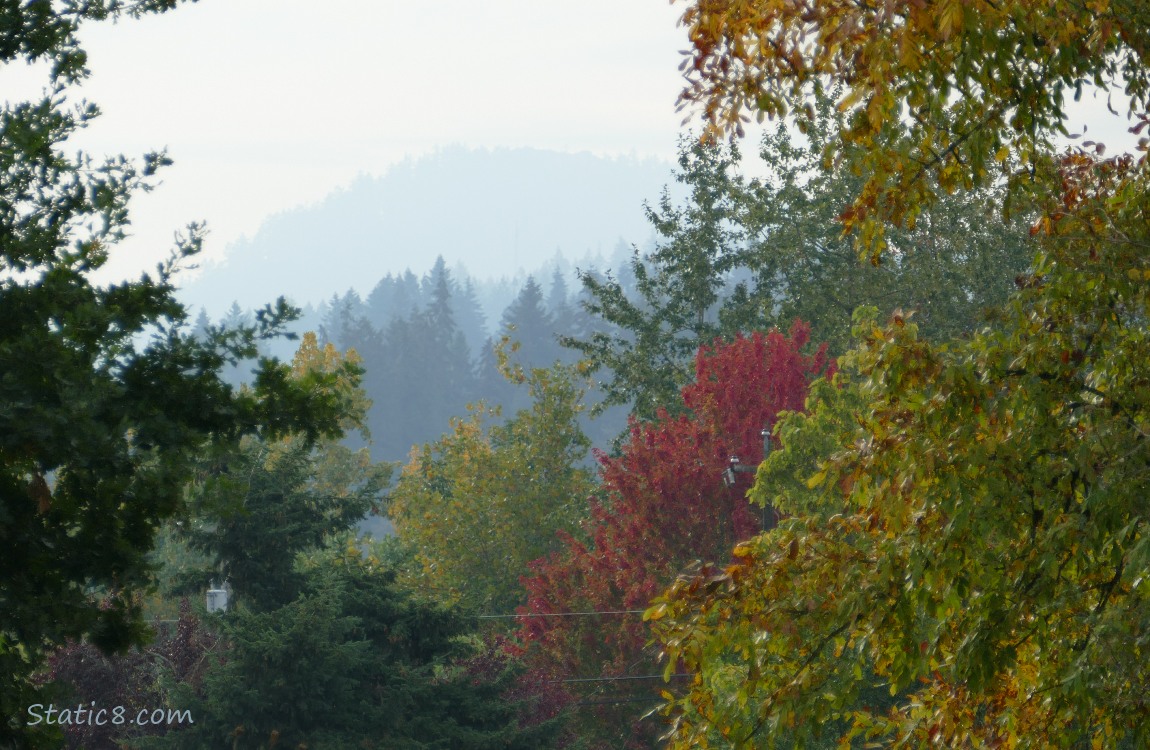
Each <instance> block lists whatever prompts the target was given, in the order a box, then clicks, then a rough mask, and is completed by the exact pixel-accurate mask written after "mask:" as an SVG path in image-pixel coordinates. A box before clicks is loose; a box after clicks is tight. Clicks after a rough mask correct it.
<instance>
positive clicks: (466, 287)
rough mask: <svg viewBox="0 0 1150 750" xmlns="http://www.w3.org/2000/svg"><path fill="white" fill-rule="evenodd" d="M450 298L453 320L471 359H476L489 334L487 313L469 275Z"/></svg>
mask: <svg viewBox="0 0 1150 750" xmlns="http://www.w3.org/2000/svg"><path fill="white" fill-rule="evenodd" d="M452 300H453V302H454V304H453V305H452V309H453V310H454V311H455V320H456V322H457V323H458V324H459V330H460V332H462V333H463V339H464V340H465V341H466V342H467V351H468V352H469V353H470V354H471V357H472V359H473V360H478V359H479V357H480V356H481V353H482V351H483V347H484V345H485V343H486V342H487V340H488V338H490V336H491V334H490V332H489V331H488V330H487V315H486V313H484V312H483V305H482V304H480V302H479V295H478V293H477V292H476V290H475V284H474V282H473V281H472V280H471V278H470V277H468V278H465V279H464V281H463V285H462V286H458V285H457V286H456V288H455V289H454V290H453V294H452Z"/></svg>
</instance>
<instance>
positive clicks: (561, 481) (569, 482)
mask: <svg viewBox="0 0 1150 750" xmlns="http://www.w3.org/2000/svg"><path fill="white" fill-rule="evenodd" d="M514 375H515V378H516V379H518V380H520V381H521V383H522V384H526V386H527V387H528V389H529V392H530V396H531V401H532V405H531V408H530V409H524V410H522V411H520V412H519V413H518V414H516V415H515V416H514V417H513V418H511V419H510V420H509V421H508V422H506V423H505V424H496V425H491V424H490V423H489V420H490V419H491V418H492V415H490V414H489V413H487V412H486V411H485V410H484V409H483V407H482V406H477V407H474V408H473V409H472V410H471V414H470V416H469V417H467V418H464V419H456V420H454V421H453V422H452V426H451V432H449V433H448V434H446V435H444V436H443V437H442V438H441V439H440V440H438V441H436V442H435V443H431V444H429V445H425V446H422V447H417V448H415V449H414V450H413V451H412V456H411V460H410V461H409V462H408V464H407V466H405V467H404V469H403V474H402V475H401V477H400V479H399V482H398V484H397V486H396V488H395V490H394V491H393V492H392V494H391V498H390V504H389V506H388V514H389V516H390V517H391V520H392V521H393V522H394V523H395V528H396V532H397V534H398V535H399V537H400V540H401V541H402V542H403V543H404V544H406V545H408V546H409V547H410V548H411V549H412V550H413V551H414V553H415V562H416V566H417V569H416V570H415V571H414V572H412V573H411V576H413V577H414V579H415V580H417V581H418V583H419V585H420V587H421V588H423V589H424V590H426V591H428V592H430V593H431V595H432V596H434V597H436V598H439V599H441V600H443V601H446V602H451V603H459V604H461V605H464V606H465V607H468V608H471V609H473V610H483V611H487V612H498V613H510V612H511V611H512V610H513V609H514V608H515V606H516V605H518V604H522V602H523V600H524V598H525V594H524V592H523V588H522V586H521V585H520V583H519V578H520V576H522V575H526V574H527V572H528V569H527V564H528V563H529V562H531V561H532V560H536V559H538V558H540V557H542V556H544V555H545V554H547V553H548V552H550V551H552V550H553V549H555V547H556V545H557V538H556V535H555V532H557V531H567V532H573V531H574V530H575V529H576V528H577V526H578V521H579V519H580V517H581V514H582V513H583V512H584V510H585V508H586V499H587V496H588V495H589V494H590V492H591V490H592V487H593V479H592V473H591V472H590V470H589V469H588V468H587V467H586V466H585V465H584V459H585V458H586V455H587V450H588V448H589V441H588V440H587V438H586V437H585V436H584V434H583V432H582V430H581V429H580V427H579V424H578V417H579V414H580V413H581V412H582V410H583V405H582V397H583V393H584V390H585V386H584V385H583V382H582V381H583V380H584V379H585V378H584V376H583V375H582V374H581V372H580V368H578V367H569V366H559V365H557V366H555V367H553V368H551V369H534V370H531V372H530V374H524V373H516V374H514Z"/></svg>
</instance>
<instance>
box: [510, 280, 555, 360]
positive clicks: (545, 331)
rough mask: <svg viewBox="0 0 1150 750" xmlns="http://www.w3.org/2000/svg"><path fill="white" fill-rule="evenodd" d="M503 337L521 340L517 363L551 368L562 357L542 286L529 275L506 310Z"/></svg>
mask: <svg viewBox="0 0 1150 750" xmlns="http://www.w3.org/2000/svg"><path fill="white" fill-rule="evenodd" d="M500 328H501V332H502V334H503V335H504V336H509V337H510V338H511V339H512V340H514V341H517V342H519V351H518V357H517V362H518V363H519V364H521V365H523V366H524V367H550V366H551V365H553V364H554V363H555V361H556V360H558V359H559V357H560V347H559V345H558V342H557V341H556V338H555V321H554V319H553V318H552V317H551V314H550V313H549V312H548V311H547V306H546V305H545V304H544V302H543V289H542V288H541V287H540V286H539V284H538V282H536V281H535V277H533V276H528V277H527V281H526V282H525V283H524V284H523V287H522V288H521V289H520V290H519V294H518V295H517V296H516V297H515V299H514V300H513V301H512V302H511V304H510V305H508V306H507V309H506V310H504V312H503V319H502V321H501V324H500Z"/></svg>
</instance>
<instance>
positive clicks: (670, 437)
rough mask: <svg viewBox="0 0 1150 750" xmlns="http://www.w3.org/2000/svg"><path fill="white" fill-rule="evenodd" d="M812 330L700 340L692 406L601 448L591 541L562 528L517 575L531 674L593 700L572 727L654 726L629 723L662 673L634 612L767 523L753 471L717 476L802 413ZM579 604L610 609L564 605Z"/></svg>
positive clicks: (816, 367) (822, 361)
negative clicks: (615, 446) (617, 445)
mask: <svg viewBox="0 0 1150 750" xmlns="http://www.w3.org/2000/svg"><path fill="white" fill-rule="evenodd" d="M808 339H809V327H807V326H806V325H805V324H802V323H798V322H796V323H795V324H794V325H793V326H792V328H791V330H790V333H789V336H784V335H783V334H781V333H779V332H778V331H773V332H771V333H769V334H763V333H755V334H753V335H752V336H750V337H749V338H743V337H739V338H737V339H735V340H734V341H732V342H730V343H723V342H721V341H716V342H715V344H714V345H713V346H710V347H702V348H700V350H699V352H698V354H697V356H696V360H695V371H696V378H695V382H694V383H693V384H691V385H689V386H687V387H686V388H684V389H683V392H682V398H683V402H684V404H685V405H686V406H687V407H688V408H689V410H690V413H689V414H687V415H684V416H681V417H678V418H672V417H670V416H668V415H667V414H666V412H661V413H660V414H659V415H658V417H657V418H656V419H655V420H654V421H653V422H650V423H638V422H632V425H631V434H630V438H629V440H628V441H627V442H626V443H625V444H624V446H623V448H622V451H621V453H620V455H619V456H618V457H607V456H602V455H601V456H600V457H599V460H600V463H601V479H602V482H601V491H600V496H599V497H598V498H595V499H593V500H592V505H591V512H590V519H589V521H588V522H587V523H586V525H585V527H584V530H585V532H586V537H587V538H586V540H585V541H582V540H579V539H575V538H573V537H571V536H566V537H565V538H564V542H565V544H564V547H563V548H562V549H560V550H559V551H558V552H556V553H554V554H552V555H551V556H549V557H546V558H543V559H541V560H538V561H536V562H535V563H533V564H532V566H531V569H532V576H530V577H527V578H524V579H523V583H524V585H525V586H526V588H527V592H528V601H527V606H526V607H524V608H522V609H521V613H522V614H523V615H524V617H523V627H522V630H521V637H522V638H523V639H524V640H525V641H526V642H527V643H528V649H527V653H526V658H527V661H528V663H529V664H530V666H531V671H530V675H531V678H532V679H534V680H537V681H541V682H549V683H551V684H555V685H561V686H562V687H563V688H564V689H565V690H564V692H565V693H566V694H567V696H568V700H569V702H570V703H571V704H572V705H574V706H577V707H579V708H587V709H590V711H584V712H581V715H580V717H579V718H580V725H581V727H585V728H588V729H591V728H592V725H594V734H595V739H596V740H597V741H599V742H601V743H603V746H604V747H619V746H620V743H623V742H626V743H628V744H629V745H630V746H636V747H641V746H644V745H646V744H648V740H649V739H650V737H651V736H653V731H654V730H655V729H657V728H656V727H653V726H651V727H641V726H638V725H637V724H635V722H636V718H635V717H638V716H640V715H641V714H642V713H643V711H645V710H646V708H649V706H646V705H644V698H646V697H647V696H652V698H651V700H650V701H649V702H650V704H651V705H654V704H655V703H656V702H657V692H655V691H654V690H653V688H656V687H657V686H658V685H660V684H661V682H660V681H659V680H652V679H646V676H648V675H652V674H654V673H656V672H657V671H658V669H657V668H656V667H655V655H654V654H653V653H645V652H644V644H645V643H646V642H647V641H648V640H649V639H650V635H649V633H648V629H647V626H646V624H645V623H643V622H642V619H641V617H640V616H639V615H638V614H635V613H633V610H642V609H645V608H646V607H647V604H648V602H650V600H651V599H652V598H653V597H654V596H655V595H657V594H658V593H659V592H660V591H662V590H663V589H664V588H665V587H666V586H667V585H668V584H669V583H670V582H671V581H672V580H673V579H674V577H675V576H676V575H677V574H678V573H679V572H680V571H681V570H683V569H684V567H686V566H687V565H689V564H690V563H691V562H692V561H693V560H697V559H704V560H711V561H714V560H717V559H726V558H728V557H729V555H730V550H731V549H732V547H733V545H734V543H735V542H736V541H738V540H740V539H745V538H748V537H750V536H751V535H753V534H755V533H756V532H757V531H759V530H760V528H761V527H762V524H763V523H764V522H766V523H767V524H772V523H773V522H774V519H773V516H765V515H764V514H762V513H761V512H760V511H758V510H757V509H752V508H751V507H750V506H749V504H748V503H747V500H746V499H745V495H746V490H747V489H748V488H749V487H750V485H751V483H752V479H753V476H754V475H753V474H751V473H738V474H736V475H735V476H736V483H735V485H734V486H732V487H727V486H725V485H724V482H723V478H722V477H723V472H724V471H725V470H726V469H727V468H728V466H729V461H730V457H731V456H738V457H739V459H740V461H741V463H742V465H744V466H754V465H756V464H757V463H759V462H760V461H761V460H762V457H763V438H762V430H763V429H764V428H767V429H771V428H773V426H774V422H775V419H776V416H777V414H778V413H779V412H780V411H783V410H788V411H795V410H801V409H802V408H803V403H804V400H805V398H806V393H807V386H808V384H809V383H810V381H811V380H812V379H814V378H816V377H819V376H822V375H828V374H829V371H830V370H831V369H832V368H833V365H832V364H831V363H830V362H829V361H828V357H827V355H826V346H825V345H824V346H821V347H819V348H818V350H817V351H816V352H815V353H814V354H804V353H803V351H802V350H803V348H804V347H805V346H806V345H807V343H808ZM579 612H599V613H611V614H599V615H570V614H564V613H579ZM589 678H590V679H589ZM620 727H622V728H623V729H622V730H620V729H618V728H620Z"/></svg>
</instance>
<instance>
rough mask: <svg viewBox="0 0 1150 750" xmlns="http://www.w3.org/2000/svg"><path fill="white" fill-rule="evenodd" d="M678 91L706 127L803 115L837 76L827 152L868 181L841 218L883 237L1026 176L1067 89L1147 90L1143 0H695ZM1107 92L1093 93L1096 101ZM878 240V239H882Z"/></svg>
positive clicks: (1135, 96) (1139, 93)
mask: <svg viewBox="0 0 1150 750" xmlns="http://www.w3.org/2000/svg"><path fill="white" fill-rule="evenodd" d="M687 6H688V7H687V9H686V11H685V12H684V14H683V19H682V21H683V24H684V26H685V27H686V28H687V33H688V36H689V38H690V42H691V50H690V51H689V53H688V55H689V57H688V59H687V60H686V61H685V62H684V68H685V70H686V75H687V78H688V81H689V85H688V87H687V89H686V90H685V91H684V92H683V95H682V103H683V104H684V105H685V106H686V105H692V104H697V105H699V106H701V108H702V111H703V113H704V116H705V117H706V118H707V121H708V123H709V124H710V126H711V128H712V131H713V132H726V131H729V130H732V129H734V130H741V123H742V121H743V120H744V119H745V118H746V117H747V116H748V114H753V115H755V116H757V117H758V118H760V119H761V118H764V117H770V118H774V117H780V116H782V117H786V116H793V117H794V118H795V120H796V121H797V122H798V124H799V126H800V127H805V122H806V121H809V120H810V119H811V118H812V117H813V112H812V100H811V99H810V98H809V96H808V95H809V93H810V91H811V90H812V89H813V88H815V87H822V86H825V85H826V84H831V85H832V86H841V87H842V89H841V90H842V91H843V95H842V98H841V101H840V103H839V107H840V109H842V110H843V111H844V112H846V113H848V119H847V124H846V126H845V127H844V128H843V129H842V132H841V135H842V138H841V139H840V140H839V142H838V143H836V144H834V145H833V146H832V148H831V149H829V151H828V154H827V156H828V158H833V157H844V156H848V155H849V158H850V160H851V166H852V168H853V169H855V170H857V171H858V173H859V174H861V175H862V176H863V177H864V179H865V184H864V185H863V187H862V188H861V189H860V191H859V193H858V195H857V197H856V199H855V201H854V205H853V206H852V207H850V209H849V210H848V211H846V213H845V214H844V216H843V218H844V221H845V223H846V225H847V227H856V226H857V227H860V228H861V229H862V233H861V237H862V239H864V240H868V241H869V240H873V239H878V238H879V237H880V236H881V234H882V230H883V222H893V223H895V224H899V225H902V224H912V225H913V222H914V220H915V217H916V216H917V215H918V214H919V212H920V211H921V210H922V209H923V207H924V206H926V205H929V204H931V203H933V202H934V201H935V199H936V197H937V195H938V194H939V191H945V192H950V191H953V190H955V189H958V188H964V187H965V188H969V187H971V186H973V185H977V184H980V183H985V182H986V181H987V180H991V179H995V178H996V177H1000V176H1006V177H1010V178H1012V179H1014V180H1015V181H1016V182H1017V181H1019V180H1020V179H1022V178H1026V179H1029V178H1030V177H1031V176H1032V175H1033V171H1032V170H1034V169H1035V168H1036V167H1037V165H1038V163H1039V162H1040V161H1041V160H1042V155H1043V154H1046V153H1048V152H1049V150H1050V147H1051V144H1052V139H1053V138H1054V137H1056V136H1058V135H1065V134H1066V133H1067V130H1066V125H1065V119H1066V118H1065V114H1066V113H1065V106H1066V98H1067V95H1068V94H1073V95H1074V96H1075V98H1078V97H1080V96H1081V95H1082V94H1083V92H1084V91H1089V90H1091V89H1093V90H1098V89H1102V90H1103V93H1106V92H1107V91H1108V90H1109V89H1117V90H1118V91H1121V92H1123V93H1125V94H1126V95H1127V96H1128V97H1129V101H1130V104H1129V106H1130V111H1131V112H1133V113H1139V112H1143V111H1144V110H1145V109H1146V105H1147V101H1148V97H1150V71H1148V69H1147V67H1146V65H1145V62H1146V56H1147V54H1150V24H1147V22H1146V19H1147V14H1148V8H1147V5H1146V3H1145V2H1144V0H1118V1H1113V0H1089V1H1088V2H1081V3H1080V2H1068V1H1067V0H1055V1H1054V2H1047V3H1038V2H1034V0H1004V1H1003V2H999V1H997V0H972V1H969V2H964V1H960V0H942V1H941V2H924V1H923V0H886V1H885V2H881V3H867V2H857V0H819V1H818V2H812V0H770V1H768V0H695V1H694V2H688V3H687ZM1099 106H1101V102H1100V105H1099ZM879 246H880V247H881V243H879Z"/></svg>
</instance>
